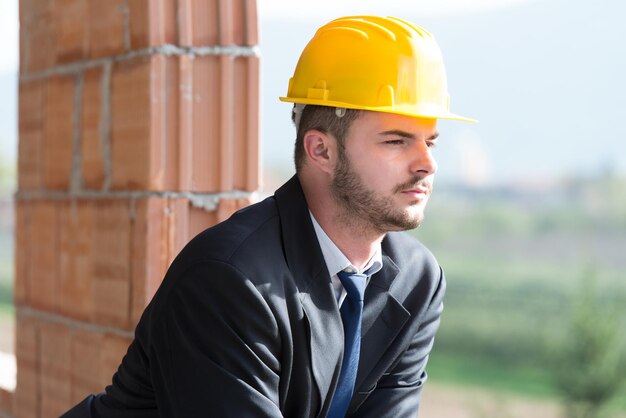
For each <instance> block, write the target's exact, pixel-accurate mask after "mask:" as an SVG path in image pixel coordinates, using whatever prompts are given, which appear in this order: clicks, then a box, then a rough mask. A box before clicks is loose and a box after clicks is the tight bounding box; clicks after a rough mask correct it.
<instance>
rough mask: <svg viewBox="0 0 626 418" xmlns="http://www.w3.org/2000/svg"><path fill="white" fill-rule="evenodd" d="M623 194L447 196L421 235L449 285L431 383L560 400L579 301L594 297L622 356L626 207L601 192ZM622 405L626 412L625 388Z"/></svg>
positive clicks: (589, 190)
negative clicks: (563, 353)
mask: <svg viewBox="0 0 626 418" xmlns="http://www.w3.org/2000/svg"><path fill="white" fill-rule="evenodd" d="M622 186H624V185H623V184H622ZM614 188H615V187H614V185H610V187H609V186H607V185H606V184H603V183H602V184H601V185H598V184H588V185H587V187H586V188H583V190H579V191H577V192H576V193H569V194H567V193H565V194H564V195H562V196H560V197H559V198H558V199H557V198H555V197H554V196H547V197H546V196H544V197H543V200H542V197H541V196H517V197H514V198H511V196H510V195H509V194H506V193H502V194H501V195H499V194H498V193H493V192H491V193H489V194H486V193H485V192H484V191H483V192H477V193H476V194H470V193H467V192H466V193H464V194H463V193H461V194H460V193H458V191H456V192H450V191H445V190H444V191H443V193H441V195H440V196H438V197H437V198H436V199H434V200H433V201H432V202H431V204H430V206H429V208H428V213H427V217H426V221H425V222H424V224H423V225H422V226H421V227H420V228H418V230H416V231H415V235H416V237H417V238H418V239H420V240H421V241H422V242H424V243H425V244H426V245H427V246H428V247H429V248H430V249H431V250H432V251H433V253H434V254H435V255H436V257H437V259H438V261H439V262H440V264H441V265H442V266H443V268H444V271H445V273H446V279H447V284H448V288H447V293H446V299H445V309H444V314H443V316H442V324H441V328H440V331H439V333H438V335H437V340H436V343H435V350H434V353H433V355H432V357H431V362H430V365H429V374H430V376H431V379H432V380H434V381H444V382H451V383H463V384H468V385H477V386H483V387H486V388H490V389H492V390H505V391H511V392H519V393H524V394H526V395H532V396H537V397H544V398H545V397H556V396H557V392H556V390H555V387H554V376H553V371H552V363H554V362H555V361H559V358H560V350H562V348H563V344H564V342H563V341H565V338H567V337H568V335H569V334H568V333H570V334H571V328H572V318H573V316H574V315H575V311H576V307H577V306H578V304H579V302H578V301H579V300H580V299H581V297H582V298H584V297H586V295H592V294H593V295H595V298H596V299H595V302H594V303H595V304H596V305H594V306H597V315H598V318H601V319H600V320H599V321H598V322H599V323H600V322H605V321H604V320H603V319H602V318H604V319H606V320H610V321H614V322H615V323H616V326H615V331H614V333H615V334H616V335H618V338H616V340H617V344H619V343H621V347H622V349H623V347H624V346H625V344H624V343H625V341H624V335H623V334H624V333H623V330H625V329H626V309H625V308H626V277H625V276H626V256H625V254H626V199H625V198H624V197H623V196H624V193H623V192H622V193H621V194H617V195H602V194H601V193H600V192H602V190H604V191H606V192H610V191H612V190H613V189H614ZM620 190H624V188H623V187H622V188H620ZM581 195H582V196H586V199H582V200H581ZM615 196H617V197H615ZM591 197H593V199H592V198H591ZM594 199H595V200H594ZM602 315H604V317H602ZM570 336H571V335H570ZM624 373H625V374H626V369H625V370H624ZM625 386H626V385H625ZM616 402H617V404H618V405H619V406H620V408H621V409H622V410H626V387H624V388H623V390H622V391H621V394H620V395H618V396H617V401H616Z"/></svg>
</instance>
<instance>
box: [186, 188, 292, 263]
mask: <svg viewBox="0 0 626 418" xmlns="http://www.w3.org/2000/svg"><path fill="white" fill-rule="evenodd" d="M278 218H279V217H278V211H277V209H276V204H275V199H274V198H273V197H268V198H266V199H265V200H263V201H261V202H258V203H255V204H252V205H250V206H247V207H245V208H243V209H240V210H239V211H237V212H235V213H234V214H233V215H232V216H231V217H230V218H228V219H226V220H225V221H223V222H220V223H218V224H217V225H214V226H212V227H210V228H207V229H205V230H204V231H202V232H201V233H199V234H198V235H196V236H195V237H194V238H193V239H192V240H191V241H190V242H189V243H188V244H187V245H186V246H185V248H184V249H183V250H182V251H181V252H180V254H179V255H178V257H177V260H176V261H175V262H184V263H185V264H189V263H196V262H202V261H204V260H213V261H223V262H229V261H230V260H231V259H233V258H236V255H237V253H238V252H239V251H241V250H244V249H245V248H246V247H248V246H260V245H270V243H271V242H273V241H275V240H276V239H278V238H279V237H280V221H279V219H278Z"/></svg>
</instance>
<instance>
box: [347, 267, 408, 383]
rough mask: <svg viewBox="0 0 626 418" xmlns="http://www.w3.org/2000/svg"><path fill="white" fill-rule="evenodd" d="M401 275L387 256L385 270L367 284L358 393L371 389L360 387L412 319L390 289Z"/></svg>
mask: <svg viewBox="0 0 626 418" xmlns="http://www.w3.org/2000/svg"><path fill="white" fill-rule="evenodd" d="M398 273H399V269H398V267H397V266H396V264H395V263H394V262H393V260H392V259H391V258H389V257H388V256H386V255H384V256H383V268H382V269H381V270H380V271H379V272H378V273H377V274H375V275H374V276H372V278H371V279H370V282H369V284H368V285H367V289H366V291H365V306H364V308H363V325H362V327H363V328H362V330H363V331H362V332H363V334H362V339H361V355H360V358H359V370H358V373H357V378H356V390H360V389H362V390H368V389H369V388H368V387H365V388H361V385H362V384H363V383H364V381H365V379H366V378H367V377H368V376H369V375H370V374H371V373H372V372H375V371H376V367H378V363H379V360H380V359H381V357H382V356H383V353H384V352H385V351H386V350H387V348H388V347H389V346H390V345H391V342H392V341H393V340H394V338H395V337H396V335H397V334H398V332H399V331H400V329H401V328H402V326H403V325H404V324H405V322H406V321H407V320H408V319H409V317H410V316H411V314H410V313H409V312H408V311H407V310H406V309H405V308H404V306H402V304H401V303H400V302H399V301H398V300H397V299H396V298H395V297H394V295H393V294H392V293H391V292H389V287H390V286H391V283H392V282H393V280H394V279H395V278H396V276H397V275H398ZM381 373H382V372H381Z"/></svg>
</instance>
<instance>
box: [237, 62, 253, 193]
mask: <svg viewBox="0 0 626 418" xmlns="http://www.w3.org/2000/svg"><path fill="white" fill-rule="evenodd" d="M233 76H234V82H233V87H232V93H231V94H232V97H233V105H232V108H233V109H235V112H236V116H235V120H236V121H240V120H243V121H245V123H237V122H235V123H233V125H232V130H233V133H232V138H233V139H232V140H233V142H234V152H233V158H234V164H233V169H234V173H233V183H234V184H233V187H234V188H235V189H238V190H247V191H254V190H257V189H258V188H259V177H260V152H259V142H260V137H259V58H258V57H240V58H237V59H235V60H234V74H233Z"/></svg>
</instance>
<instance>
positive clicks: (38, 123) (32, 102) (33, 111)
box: [18, 80, 46, 190]
mask: <svg viewBox="0 0 626 418" xmlns="http://www.w3.org/2000/svg"><path fill="white" fill-rule="evenodd" d="M45 87H46V85H45V82H44V81H40V80H34V81H25V82H21V83H20V85H19V124H18V125H19V135H20V140H19V143H18V148H19V158H18V187H19V189H20V190H38V189H40V188H41V186H42V179H41V170H42V168H41V165H42V161H41V159H42V145H43V136H44V112H45V110H46V108H45V103H46V88H45Z"/></svg>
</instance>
